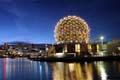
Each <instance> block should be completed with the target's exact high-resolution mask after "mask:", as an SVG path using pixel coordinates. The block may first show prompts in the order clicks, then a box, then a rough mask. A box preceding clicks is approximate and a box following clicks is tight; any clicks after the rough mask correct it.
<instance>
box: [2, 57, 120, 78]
mask: <svg viewBox="0 0 120 80" xmlns="http://www.w3.org/2000/svg"><path fill="white" fill-rule="evenodd" d="M119 74H120V62H118V61H111V62H102V61H99V62H89V63H87V62H84V63H83V62H82V63H63V62H53V63H50V62H36V61H30V60H28V59H26V58H15V59H9V58H1V59H0V80H120V75H119Z"/></svg>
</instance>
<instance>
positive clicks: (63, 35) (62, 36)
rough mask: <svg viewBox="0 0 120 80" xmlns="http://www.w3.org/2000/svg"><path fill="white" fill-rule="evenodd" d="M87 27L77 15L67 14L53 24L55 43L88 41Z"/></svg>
mask: <svg viewBox="0 0 120 80" xmlns="http://www.w3.org/2000/svg"><path fill="white" fill-rule="evenodd" d="M89 30H90V29H89V27H88V25H87V23H86V22H85V21H84V20H83V19H81V18H80V17H77V16H67V17H64V18H63V19H60V21H59V22H58V23H57V25H56V26H55V30H54V34H55V35H54V37H55V40H56V42H57V43H70V42H86V43H87V42H88V41H89Z"/></svg>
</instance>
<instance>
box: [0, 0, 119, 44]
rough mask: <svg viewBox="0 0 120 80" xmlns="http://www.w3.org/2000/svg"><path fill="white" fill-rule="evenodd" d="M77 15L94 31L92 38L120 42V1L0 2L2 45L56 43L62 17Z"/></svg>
mask: <svg viewBox="0 0 120 80" xmlns="http://www.w3.org/2000/svg"><path fill="white" fill-rule="evenodd" d="M68 15H77V16H80V17H81V18H83V19H85V21H86V22H87V23H88V25H89V26H90V28H91V39H92V40H94V39H97V38H98V37H99V36H100V35H104V36H105V39H106V40H112V39H120V0H0V43H1V42H9V41H28V42H33V43H54V42H55V40H54V27H55V25H56V23H57V22H58V21H59V19H60V18H62V17H64V16H68Z"/></svg>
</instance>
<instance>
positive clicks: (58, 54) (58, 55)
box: [55, 53, 64, 57]
mask: <svg viewBox="0 0 120 80" xmlns="http://www.w3.org/2000/svg"><path fill="white" fill-rule="evenodd" d="M55 56H56V57H64V53H56V54H55Z"/></svg>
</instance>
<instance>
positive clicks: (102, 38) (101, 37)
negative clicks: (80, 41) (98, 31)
mask: <svg viewBox="0 0 120 80" xmlns="http://www.w3.org/2000/svg"><path fill="white" fill-rule="evenodd" d="M103 40H104V36H100V41H101V50H102V49H103Z"/></svg>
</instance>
